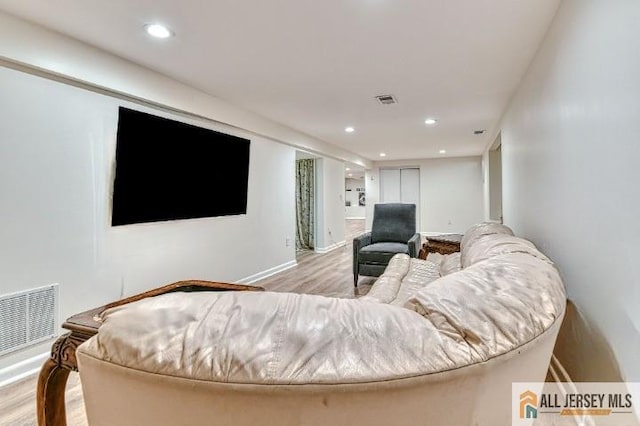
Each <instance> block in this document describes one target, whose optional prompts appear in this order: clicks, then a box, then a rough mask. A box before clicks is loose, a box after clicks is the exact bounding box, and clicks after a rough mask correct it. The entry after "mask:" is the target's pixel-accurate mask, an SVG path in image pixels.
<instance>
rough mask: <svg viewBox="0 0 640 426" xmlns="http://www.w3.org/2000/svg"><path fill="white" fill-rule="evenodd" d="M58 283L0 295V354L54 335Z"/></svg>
mask: <svg viewBox="0 0 640 426" xmlns="http://www.w3.org/2000/svg"><path fill="white" fill-rule="evenodd" d="M58 299H59V297H58V284H52V285H48V286H45V287H39V288H35V289H31V290H26V291H21V292H18V293H11V294H7V295H3V296H0V356H2V355H5V354H7V353H10V352H14V351H17V350H19V349H23V348H26V347H29V346H32V345H35V344H37V343H40V342H43V341H46V340H49V339H52V338H55V337H56V330H57V329H58V316H59V315H58V312H59V309H58V306H59V302H58Z"/></svg>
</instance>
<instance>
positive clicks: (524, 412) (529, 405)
mask: <svg viewBox="0 0 640 426" xmlns="http://www.w3.org/2000/svg"><path fill="white" fill-rule="evenodd" d="M537 417H538V395H536V394H535V393H534V392H531V391H530V390H527V391H525V392H523V393H521V394H520V418H521V419H535V418H537Z"/></svg>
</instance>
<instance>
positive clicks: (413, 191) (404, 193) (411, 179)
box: [400, 169, 420, 231]
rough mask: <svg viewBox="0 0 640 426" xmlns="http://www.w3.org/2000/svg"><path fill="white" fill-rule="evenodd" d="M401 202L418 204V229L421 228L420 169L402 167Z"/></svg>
mask: <svg viewBox="0 0 640 426" xmlns="http://www.w3.org/2000/svg"><path fill="white" fill-rule="evenodd" d="M400 202H401V203H407V204H415V205H416V230H418V231H419V230H420V169H400Z"/></svg>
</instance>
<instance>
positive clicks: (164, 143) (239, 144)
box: [111, 107, 251, 226]
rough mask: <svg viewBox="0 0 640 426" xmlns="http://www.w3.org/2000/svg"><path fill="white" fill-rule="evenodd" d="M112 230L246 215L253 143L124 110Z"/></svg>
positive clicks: (121, 108)
mask: <svg viewBox="0 0 640 426" xmlns="http://www.w3.org/2000/svg"><path fill="white" fill-rule="evenodd" d="M116 143H117V145H116V170H115V180H114V185H113V206H112V215H111V225H112V226H119V225H130V224H134V223H144V222H158V221H166V220H178V219H193V218H202V217H213V216H229V215H239V214H246V212H247V185H248V182H249V146H250V144H251V142H250V141H249V140H248V139H243V138H240V137H237V136H231V135H227V134H224V133H220V132H216V131H213V130H209V129H204V128H202V127H197V126H192V125H189V124H185V123H181V122H178V121H174V120H169V119H166V118H162V117H157V116H155V115H151V114H147V113H144V112H140V111H134V110H131V109H128V108H124V107H120V110H119V116H118V135H117V142H116Z"/></svg>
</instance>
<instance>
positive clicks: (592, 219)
mask: <svg viewBox="0 0 640 426" xmlns="http://www.w3.org/2000/svg"><path fill="white" fill-rule="evenodd" d="M639 22H640V2H638V1H637V0H616V1H608V0H591V1H583V0H565V1H564V2H563V3H562V5H561V7H560V9H559V11H558V14H557V16H556V17H555V20H554V22H553V24H552V26H551V28H550V30H549V33H548V34H547V36H546V38H545V40H544V42H543V44H542V46H541V48H540V50H539V51H538V53H537V55H536V57H535V59H534V60H533V62H532V64H531V66H530V68H529V70H528V72H527V74H526V76H525V78H524V80H523V81H522V84H521V86H520V88H519V89H518V91H517V94H516V95H515V97H514V98H513V101H512V104H511V106H510V107H509V109H508V111H507V114H506V115H505V118H504V121H503V124H502V158H503V188H504V198H503V211H504V220H505V223H506V224H507V225H509V226H511V227H513V229H514V230H515V231H516V233H517V234H519V235H522V236H524V237H526V238H529V239H531V240H532V241H533V242H534V243H536V244H537V245H538V246H539V247H541V248H542V250H543V251H544V252H546V253H547V254H548V255H550V257H551V258H552V259H553V260H554V261H555V262H556V263H557V265H558V267H559V269H560V271H561V273H562V276H563V277H564V280H565V283H566V284H567V286H568V291H569V297H570V299H572V300H573V301H574V303H575V304H576V306H577V307H578V309H579V310H581V311H582V312H583V314H584V315H585V316H586V317H587V319H588V320H589V321H590V324H591V326H593V328H594V329H596V330H600V331H601V332H602V335H603V336H604V338H605V340H606V341H607V342H608V344H609V345H610V346H611V349H612V350H613V354H614V355H615V358H616V359H617V361H618V362H619V366H620V370H621V375H622V378H623V379H625V380H628V381H640V362H638V360H639V359H640V358H639V356H640V262H639V261H638V259H640V244H638V241H639V237H640V221H639V218H640V190H639V189H638V182H639V181H640V167H639V162H640V78H639V76H640V25H638V23H639ZM571 344H573V345H576V346H575V347H574V348H572V349H571V351H572V352H573V354H574V355H575V356H576V357H578V358H579V359H580V360H581V362H582V365H576V366H574V367H576V370H575V371H576V374H580V370H585V369H589V371H592V372H594V373H593V374H594V375H592V376H591V377H584V375H582V377H581V378H582V379H585V380H589V379H590V380H597V379H598V378H599V377H596V376H595V375H597V372H596V371H597V367H598V366H595V367H593V366H589V365H588V364H590V363H593V362H595V361H594V360H595V359H596V357H595V356H594V355H593V354H595V352H596V351H597V350H598V348H595V347H590V346H588V345H587V344H585V343H584V342H582V343H581V342H580V341H579V340H578V341H574V342H572V343H571ZM588 354H592V355H588Z"/></svg>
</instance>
